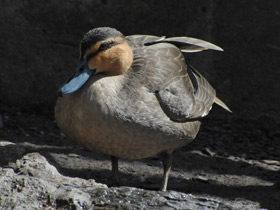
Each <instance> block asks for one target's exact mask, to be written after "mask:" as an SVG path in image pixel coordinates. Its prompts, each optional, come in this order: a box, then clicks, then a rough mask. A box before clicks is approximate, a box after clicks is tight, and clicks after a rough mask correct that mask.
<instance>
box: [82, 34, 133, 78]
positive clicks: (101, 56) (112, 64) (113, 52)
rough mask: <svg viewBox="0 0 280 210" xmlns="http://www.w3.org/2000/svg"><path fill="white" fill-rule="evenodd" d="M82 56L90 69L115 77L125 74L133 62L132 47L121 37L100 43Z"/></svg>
mask: <svg viewBox="0 0 280 210" xmlns="http://www.w3.org/2000/svg"><path fill="white" fill-rule="evenodd" d="M81 54H83V58H82V59H86V60H87V64H88V67H89V69H95V70H96V73H99V72H103V73H108V74H113V75H117V74H122V73H124V72H125V71H126V70H127V69H128V68H129V67H130V65H131V63H132V60H133V53H132V50H131V48H130V46H129V45H128V43H127V42H126V40H124V39H123V38H121V37H116V38H108V39H106V40H103V41H99V42H97V43H95V44H94V45H92V46H91V47H90V48H89V49H88V50H86V52H85V53H81Z"/></svg>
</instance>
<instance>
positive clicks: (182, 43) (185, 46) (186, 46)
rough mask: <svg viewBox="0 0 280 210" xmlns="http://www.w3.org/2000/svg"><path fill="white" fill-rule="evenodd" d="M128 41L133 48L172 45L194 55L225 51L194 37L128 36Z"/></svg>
mask: <svg viewBox="0 0 280 210" xmlns="http://www.w3.org/2000/svg"><path fill="white" fill-rule="evenodd" d="M126 38H127V40H128V41H129V42H130V43H131V45H132V46H143V45H144V46H149V45H153V44H156V43H170V44H173V45H175V46H176V47H178V48H179V49H180V50H181V51H182V52H184V53H194V52H200V51H203V50H217V51H223V49H222V48H221V47H219V46H217V45H215V44H212V43H210V42H207V41H204V40H201V39H196V38H192V37H170V38H166V37H165V36H162V37H159V36H151V35H132V36H127V37H126Z"/></svg>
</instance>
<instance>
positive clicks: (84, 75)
mask: <svg viewBox="0 0 280 210" xmlns="http://www.w3.org/2000/svg"><path fill="white" fill-rule="evenodd" d="M82 68H83V66H82V65H81V64H79V65H78V66H77V69H76V72H75V73H74V74H73V75H72V77H71V78H70V79H68V80H67V81H66V82H65V83H64V84H63V85H62V86H61V87H60V88H59V90H58V94H59V95H60V96H63V95H66V94H70V93H73V92H75V91H77V90H79V89H80V88H81V87H82V86H83V85H84V84H85V83H86V81H87V80H88V79H89V78H90V76H91V75H92V74H93V73H94V72H95V70H90V69H89V68H88V67H86V68H83V69H82Z"/></svg>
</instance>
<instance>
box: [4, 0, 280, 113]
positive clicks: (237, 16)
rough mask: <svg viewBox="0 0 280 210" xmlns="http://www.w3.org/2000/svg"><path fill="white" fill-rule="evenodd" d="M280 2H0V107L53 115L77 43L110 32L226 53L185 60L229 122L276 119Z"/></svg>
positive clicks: (278, 76) (85, 0)
mask: <svg viewBox="0 0 280 210" xmlns="http://www.w3.org/2000/svg"><path fill="white" fill-rule="evenodd" d="M279 6H280V3H279V0H271V1H266V0H252V1H222V0H212V1H203V0H185V1H182V0H181V1H180V0H175V1H170V0H161V1H152V0H143V1H138V0H111V1H108V0H95V1H91V0H68V1H62V0H58V1H57V0H49V1H43V0H36V1H35V0H33V1H32V0H24V1H22V0H11V1H8V0H4V1H1V2H0V46H1V47H0V63H1V70H0V96H1V97H0V105H1V106H0V107H2V106H6V107H7V106H8V107H10V106H12V107H17V108H19V109H21V110H30V109H31V110H34V109H37V110H51V109H52V108H53V106H54V103H55V100H56V89H57V88H58V87H59V86H60V85H61V83H62V82H63V81H64V80H65V79H67V77H68V76H69V75H70V74H71V73H72V72H73V70H74V68H75V65H76V63H77V58H78V54H79V50H78V48H79V41H80V39H81V37H82V35H83V34H84V33H85V32H87V31H88V30H89V29H91V28H94V27H98V26H111V27H115V28H117V29H119V30H120V31H122V32H123V33H124V34H125V35H129V34H154V35H166V36H183V35H185V36H191V37H197V38H201V39H205V40H208V41H210V42H213V43H215V44H217V45H219V46H221V47H222V48H224V50H225V52H224V53H219V52H202V53H200V54H193V55H190V56H189V59H190V60H191V62H192V64H193V65H194V66H196V67H197V69H198V70H200V72H202V73H203V74H204V75H205V76H206V77H207V78H208V79H209V81H210V82H211V83H212V84H213V86H214V87H215V88H216V89H217V93H218V95H219V96H220V97H221V98H222V99H224V101H225V102H226V103H227V104H228V105H229V106H230V107H231V108H232V109H233V111H234V113H235V116H240V117H254V116H259V115H262V114H263V113H268V114H270V115H274V116H275V117H277V116H278V117H279V113H278V108H279V103H280V100H279V99H280V97H279V93H278V90H279V88H280V83H279V82H278V79H279V78H280V71H279V70H278V68H279V67H278V64H279V55H280V39H279V37H280V34H279V31H280V21H279V13H280V7H279Z"/></svg>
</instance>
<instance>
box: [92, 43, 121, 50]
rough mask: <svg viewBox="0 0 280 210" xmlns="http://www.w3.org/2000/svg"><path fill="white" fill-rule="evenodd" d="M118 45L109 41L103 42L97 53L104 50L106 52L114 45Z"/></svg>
mask: <svg viewBox="0 0 280 210" xmlns="http://www.w3.org/2000/svg"><path fill="white" fill-rule="evenodd" d="M117 44H119V43H118V42H115V41H109V42H103V43H102V44H101V45H100V46H99V48H98V50H97V51H98V52H101V51H104V50H107V49H109V48H111V47H113V46H115V45H117Z"/></svg>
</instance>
